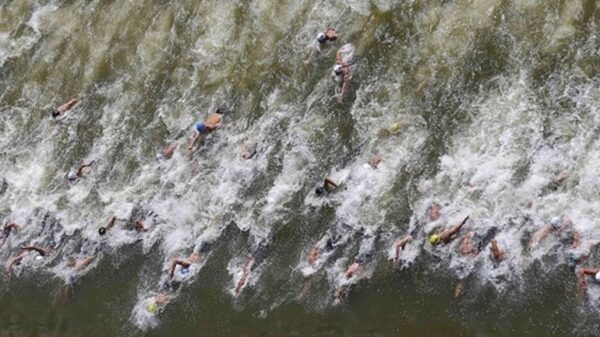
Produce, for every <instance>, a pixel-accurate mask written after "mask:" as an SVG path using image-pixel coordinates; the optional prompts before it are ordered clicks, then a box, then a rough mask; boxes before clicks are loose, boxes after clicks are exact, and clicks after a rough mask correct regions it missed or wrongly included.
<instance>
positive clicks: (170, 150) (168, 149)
mask: <svg viewBox="0 0 600 337" xmlns="http://www.w3.org/2000/svg"><path fill="white" fill-rule="evenodd" d="M177 145H178V144H177V142H173V143H170V144H167V146H165V147H164V148H163V150H162V152H161V153H159V154H157V155H156V160H157V161H159V162H161V161H164V160H168V159H171V158H172V157H173V154H174V153H175V149H177Z"/></svg>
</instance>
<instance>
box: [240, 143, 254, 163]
mask: <svg viewBox="0 0 600 337" xmlns="http://www.w3.org/2000/svg"><path fill="white" fill-rule="evenodd" d="M255 155H256V145H254V144H250V145H247V144H244V146H242V158H244V159H246V160H248V159H252V157H254V156H255Z"/></svg>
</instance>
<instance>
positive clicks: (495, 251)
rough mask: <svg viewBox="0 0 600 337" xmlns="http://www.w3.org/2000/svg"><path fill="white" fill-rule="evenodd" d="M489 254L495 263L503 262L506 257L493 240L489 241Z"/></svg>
mask: <svg viewBox="0 0 600 337" xmlns="http://www.w3.org/2000/svg"><path fill="white" fill-rule="evenodd" d="M490 252H491V253H492V255H491V257H492V260H494V262H496V263H500V262H502V260H504V258H505V257H506V252H505V251H504V250H502V249H501V248H500V247H499V246H498V241H496V240H495V239H493V240H492V241H491V245H490Z"/></svg>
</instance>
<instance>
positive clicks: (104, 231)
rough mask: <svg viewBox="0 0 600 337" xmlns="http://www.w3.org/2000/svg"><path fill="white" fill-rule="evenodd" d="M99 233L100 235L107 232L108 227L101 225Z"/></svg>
mask: <svg viewBox="0 0 600 337" xmlns="http://www.w3.org/2000/svg"><path fill="white" fill-rule="evenodd" d="M98 234H100V235H104V234H106V227H100V228H98Z"/></svg>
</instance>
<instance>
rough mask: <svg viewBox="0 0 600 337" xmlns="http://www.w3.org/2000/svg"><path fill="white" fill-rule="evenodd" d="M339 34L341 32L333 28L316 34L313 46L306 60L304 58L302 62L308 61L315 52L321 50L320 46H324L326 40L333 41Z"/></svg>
mask: <svg viewBox="0 0 600 337" xmlns="http://www.w3.org/2000/svg"><path fill="white" fill-rule="evenodd" d="M340 35H341V34H340V33H338V32H337V31H336V30H335V29H333V28H328V29H327V30H326V31H325V32H322V33H319V34H317V39H316V41H315V44H314V48H312V51H311V53H310V56H309V57H308V60H306V61H305V62H304V63H308V62H310V60H312V58H313V56H314V55H315V53H319V52H321V47H324V46H326V45H327V43H328V42H334V41H335V40H337V38H338V37H339V36H340Z"/></svg>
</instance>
